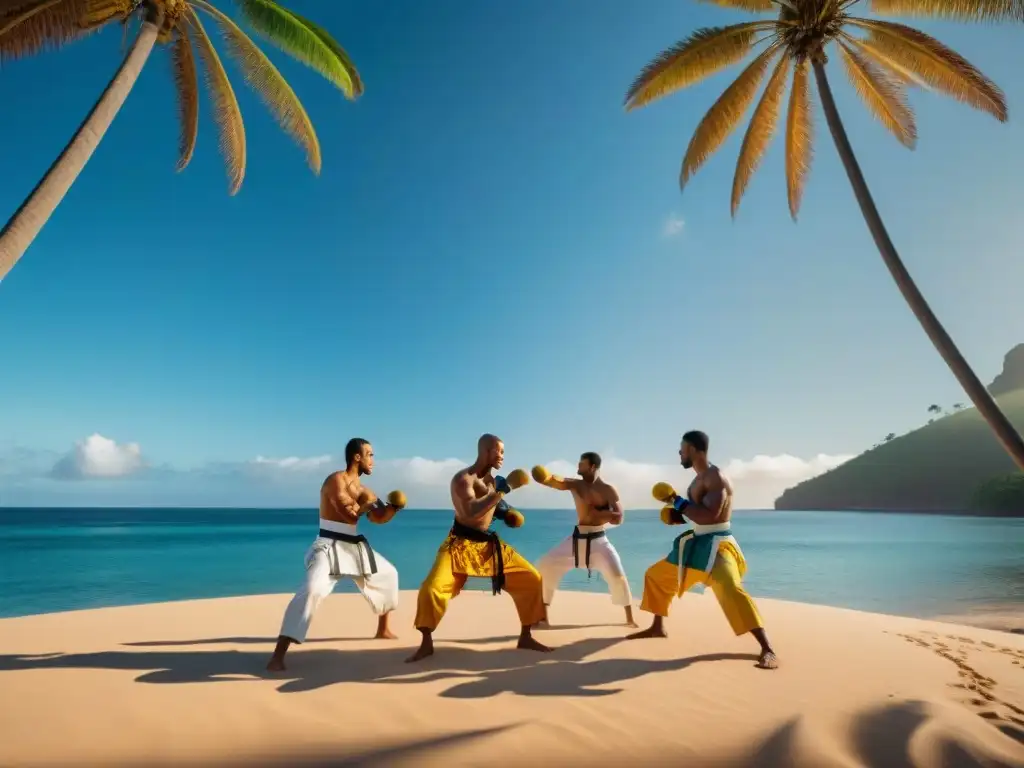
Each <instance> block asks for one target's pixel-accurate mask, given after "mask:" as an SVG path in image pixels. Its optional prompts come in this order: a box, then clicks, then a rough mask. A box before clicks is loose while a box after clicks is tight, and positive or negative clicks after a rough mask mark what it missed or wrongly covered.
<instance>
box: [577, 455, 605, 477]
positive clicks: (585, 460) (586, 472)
mask: <svg viewBox="0 0 1024 768" xmlns="http://www.w3.org/2000/svg"><path fill="white" fill-rule="evenodd" d="M599 469H601V457H600V456H599V455H598V454H596V453H594V452H593V451H587V452H586V453H583V454H580V463H579V465H578V466H577V467H576V471H577V472H578V473H579V475H580V477H582V478H583V479H584V480H586V481H588V482H589V481H592V480H593V479H594V478H595V477H597V472H598V470H599Z"/></svg>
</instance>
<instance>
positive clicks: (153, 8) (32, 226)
mask: <svg viewBox="0 0 1024 768" xmlns="http://www.w3.org/2000/svg"><path fill="white" fill-rule="evenodd" d="M235 3H236V5H237V6H238V7H239V9H240V11H241V13H242V16H243V17H244V18H245V20H246V21H247V22H248V23H249V25H250V26H251V27H252V28H253V30H254V31H255V32H256V33H257V34H258V35H260V36H261V37H263V38H264V39H266V40H268V41H269V42H270V43H272V44H273V45H275V46H277V47H278V48H280V49H281V50H283V51H284V52H285V53H287V54H288V55H290V56H292V57H293V58H295V59H297V60H299V61H301V62H302V63H304V64H306V65H307V66H309V67H311V68H313V69H314V70H316V71H317V72H319V73H320V74H321V75H323V76H324V77H325V78H326V79H327V80H329V81H330V82H331V83H333V84H334V85H335V86H337V87H338V88H339V89H340V90H341V91H342V93H343V94H344V95H345V97H346V98H348V99H356V98H358V96H359V95H360V94H361V93H362V92H363V84H362V81H361V80H360V77H359V73H358V72H357V71H356V68H355V66H354V65H353V64H352V61H351V60H350V59H349V57H348V55H347V54H346V53H345V51H344V50H343V49H342V48H341V46H340V45H338V43H337V42H335V40H334V39H333V38H332V37H331V36H330V35H329V34H328V33H327V32H326V31H325V30H324V29H323V28H322V27H320V26H318V25H317V24H315V23H313V22H312V21H309V20H308V19H305V18H303V17H302V16H299V15H298V14H297V13H294V12H292V11H290V10H287V9H286V8H284V7H283V6H281V5H280V4H278V3H277V2H275V1H274V0H235ZM200 11H201V12H202V13H203V14H205V15H206V16H208V17H209V18H210V19H212V20H213V23H214V24H215V25H216V27H217V28H218V30H219V32H220V34H221V36H222V37H223V39H224V43H225V46H226V48H227V51H228V53H229V55H230V56H231V57H232V58H233V59H235V61H236V62H237V63H238V65H239V66H240V68H241V69H242V72H243V74H244V77H245V80H246V81H247V82H248V83H249V85H250V86H252V87H253V88H254V89H255V90H256V91H257V92H258V93H259V95H260V96H261V97H262V99H263V101H264V102H265V103H266V105H267V106H268V107H269V109H270V111H271V112H272V113H273V115H274V117H275V118H276V119H277V121H278V123H279V124H280V126H281V128H282V129H283V130H284V131H286V132H287V133H288V134H290V135H291V136H292V138H293V139H294V140H295V141H296V142H297V143H298V144H299V145H300V146H301V147H302V148H303V149H304V150H305V153H306V160H307V162H308V164H309V167H310V168H311V169H312V170H313V172H314V173H319V172H320V164H321V159H320V144H319V141H318V140H317V136H316V131H315V130H314V128H313V123H312V122H311V121H310V119H309V116H308V115H307V114H306V110H305V109H304V108H303V106H302V104H301V102H300V101H299V99H298V97H297V96H296V95H295V92H294V91H293V90H292V89H291V86H289V85H288V82H287V81H286V80H285V79H284V77H282V75H281V73H280V72H279V71H278V70H277V68H276V67H275V66H274V65H273V64H272V63H271V61H270V59H268V58H267V56H266V54H264V53H263V51H262V50H260V48H259V47H258V46H257V45H256V44H255V43H254V42H253V41H252V39H250V38H249V37H248V35H246V34H245V32H243V31H242V30H241V29H240V28H239V27H238V25H237V24H235V22H234V21H232V20H231V18H229V17H228V16H227V15H225V14H224V13H223V12H222V11H220V10H219V9H218V8H216V7H215V6H214V5H212V4H211V3H210V2H208V1H207V0H141V1H140V0H0V61H3V60H5V59H11V58H16V57H19V56H24V55H29V54H33V53H36V52H38V51H40V50H42V49H43V48H44V47H59V46H62V45H64V44H66V43H69V42H71V41H73V40H77V39H79V38H81V37H83V36H85V35H88V34H91V33H92V32H95V31H96V30H98V29H99V28H101V27H102V26H104V25H105V24H108V23H111V22H113V21H115V20H117V21H121V22H122V23H125V24H127V23H128V22H129V20H131V19H132V18H133V17H139V18H141V22H142V23H141V27H140V30H139V33H138V35H137V36H136V37H135V40H134V42H133V43H132V46H131V48H130V49H129V50H128V53H127V55H126V56H125V59H124V61H123V62H122V64H121V66H120V68H119V69H118V71H117V72H116V73H115V75H114V78H113V79H112V80H111V81H110V84H109V85H108V86H107V88H106V90H104V92H103V94H102V95H101V96H100V98H99V101H97V102H96V105H95V106H94V107H93V109H92V111H91V112H90V113H89V115H88V116H87V117H86V119H85V122H83V123H82V124H81V126H79V128H78V131H77V132H76V133H75V135H74V136H73V137H72V138H71V141H70V142H69V143H68V145H67V146H66V147H65V148H64V151H63V152H62V153H61V154H60V156H59V157H58V158H57V160H56V161H55V162H54V163H53V165H51V166H50V169H49V170H48V171H47V172H46V175H45V176H43V178H42V180H41V181H40V182H39V184H38V185H37V186H36V188H35V189H34V190H32V193H31V194H30V195H29V196H28V198H27V199H26V200H25V202H23V203H22V205H21V207H20V208H19V209H18V210H17V212H16V213H15V214H14V216H13V217H11V219H10V221H8V222H7V224H6V226H4V228H3V231H2V232H0V280H2V279H3V278H4V276H5V275H6V274H7V273H8V272H9V271H10V270H11V269H12V268H13V267H14V265H15V263H16V262H17V261H18V259H20V258H21V256H22V255H23V254H24V252H25V251H26V249H27V248H28V247H29V245H31V243H32V240H33V239H34V238H35V237H36V235H38V234H39V231H40V230H41V229H42V228H43V225H44V224H45V223H46V221H47V220H48V219H49V218H50V216H51V215H52V214H53V212H54V210H56V208H57V206H58V205H59V204H60V202H61V200H62V199H63V198H64V195H65V194H66V193H67V191H68V190H69V189H70V188H71V185H72V184H73V183H74V181H75V179H76V178H77V177H78V175H79V174H80V173H81V172H82V169H83V168H84V167H85V164H86V163H87V162H88V161H89V158H90V157H91V156H92V153H93V152H94V151H95V149H96V147H97V146H98V145H99V143H100V140H101V139H102V138H103V135H104V134H105V133H106V131H107V129H108V128H109V127H110V124H111V123H112V122H113V120H114V117H115V116H116V115H117V112H118V110H120V108H121V106H122V105H123V104H124V102H125V99H126V98H127V97H128V94H129V93H130V92H131V89H132V87H133V86H134V85H135V82H136V81H137V79H138V77H139V73H140V72H141V71H142V68H143V66H144V65H145V64H146V62H147V61H148V60H149V56H150V54H151V53H152V51H153V47H154V45H156V44H157V43H160V44H162V45H166V46H167V47H168V49H169V50H170V57H171V62H172V66H173V72H174V82H175V86H176V90H177V96H178V118H179V121H180V124H181V139H180V145H179V149H178V153H179V154H178V170H179V171H180V170H183V169H184V168H185V167H186V166H187V165H188V164H189V161H190V160H191V159H192V152H193V150H194V149H195V145H196V138H197V134H198V129H199V76H198V67H197V66H196V63H197V62H196V58H197V55H198V58H199V59H200V60H201V62H202V64H203V69H204V70H205V72H204V75H205V78H204V79H205V83H206V88H207V91H208V92H209V94H210V97H211V102H212V106H213V115H214V120H215V122H216V124H217V128H218V132H219V134H220V148H221V152H222V154H223V155H224V160H225V164H226V166H227V173H228V179H229V194H231V195H234V194H235V193H236V192H237V191H238V189H239V187H241V185H242V179H243V177H244V176H245V159H246V154H245V152H246V147H245V126H244V124H243V123H242V113H241V111H240V110H239V107H238V100H237V98H236V97H235V92H234V90H233V89H232V87H231V82H230V81H229V80H228V76H227V72H226V71H225V69H224V65H223V63H222V62H221V58H220V56H219V55H218V53H217V51H216V49H215V48H214V46H213V42H212V41H211V39H210V36H209V35H208V34H207V32H206V28H205V27H204V26H203V23H202V21H201V20H200V17H199V16H200V14H199V12H200Z"/></svg>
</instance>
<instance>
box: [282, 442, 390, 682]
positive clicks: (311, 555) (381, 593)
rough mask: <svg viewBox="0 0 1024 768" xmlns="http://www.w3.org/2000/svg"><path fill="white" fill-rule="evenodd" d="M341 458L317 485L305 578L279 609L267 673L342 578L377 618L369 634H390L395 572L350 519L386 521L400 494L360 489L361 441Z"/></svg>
mask: <svg viewBox="0 0 1024 768" xmlns="http://www.w3.org/2000/svg"><path fill="white" fill-rule="evenodd" d="M345 462H346V468H345V470H344V471H342V472H335V473H333V474H332V475H330V476H329V477H328V478H327V479H326V480H324V482H323V485H322V486H321V487H320V531H319V534H318V535H317V537H316V539H315V540H314V541H313V544H312V546H310V548H309V549H308V550H307V551H306V557H305V565H306V578H305V581H304V582H303V583H302V586H300V587H299V590H298V592H296V593H295V597H293V598H292V599H291V602H289V603H288V607H287V608H286V609H285V612H284V620H283V621H282V622H281V633H280V635H279V636H278V639H277V647H276V648H275V649H274V655H273V656H272V657H271V659H270V662H269V663H268V664H267V669H268V670H270V671H272V672H280V671H282V670H283V669H284V668H285V666H284V656H285V653H287V651H288V648H289V646H290V645H291V644H292V643H300V644H301V643H303V642H305V641H306V633H307V632H308V631H309V625H310V622H312V620H313V616H314V615H315V614H316V610H317V607H318V606H319V605H320V603H321V601H322V600H323V599H324V598H325V597H327V596H328V595H329V594H331V592H333V591H334V587H335V585H337V583H338V582H339V581H340V580H341V579H343V578H350V579H352V580H353V581H354V582H355V584H356V586H357V587H358V588H359V591H360V592H362V594H363V597H365V598H366V601H367V602H368V603H369V604H370V608H371V610H373V612H374V613H375V614H376V615H377V616H378V620H377V634H376V635H375V637H376V638H378V639H392V638H394V637H395V635H394V634H393V633H392V632H391V630H390V629H389V627H388V617H389V615H390V613H391V611H393V610H395V608H397V607H398V571H397V570H396V569H395V566H393V565H392V564H391V563H389V562H388V561H387V560H385V559H384V557H383V556H381V555H380V554H379V553H377V552H374V551H373V549H371V547H370V544H369V542H368V541H367V540H366V537H365V536H363V535H361V534H360V533H358V532H357V530H356V522H357V521H358V520H359V518H360V517H362V516H363V515H366V517H367V518H368V519H369V520H370V522H373V523H386V522H388V521H389V520H391V518H393V517H394V516H395V513H396V512H398V510H400V509H402V507H404V506H405V494H403V493H402V492H401V491H392V492H391V493H390V494H388V500H387V502H384V501H381V500H380V499H378V498H377V497H376V496H375V495H374V493H373V491H371V490H370V489H369V488H364V487H363V485H362V483H361V482H360V478H361V476H362V475H369V474H370V473H371V472H372V471H373V447H372V446H371V445H370V444H369V443H368V442H367V441H366V440H363V439H362V438H358V437H356V438H352V439H351V440H349V442H348V445H346V446H345Z"/></svg>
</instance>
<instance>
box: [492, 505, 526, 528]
mask: <svg viewBox="0 0 1024 768" xmlns="http://www.w3.org/2000/svg"><path fill="white" fill-rule="evenodd" d="M494 516H495V517H496V518H498V519H499V520H501V521H502V522H503V523H505V525H507V526H508V527H509V528H519V527H521V526H522V524H523V523H524V522H526V518H525V517H523V513H522V512H520V511H519V510H518V509H516V508H515V507H510V506H509V505H508V502H507V501H505V500H504V499H502V500H501V501H499V502H498V503H497V505H496V506H495V507H494Z"/></svg>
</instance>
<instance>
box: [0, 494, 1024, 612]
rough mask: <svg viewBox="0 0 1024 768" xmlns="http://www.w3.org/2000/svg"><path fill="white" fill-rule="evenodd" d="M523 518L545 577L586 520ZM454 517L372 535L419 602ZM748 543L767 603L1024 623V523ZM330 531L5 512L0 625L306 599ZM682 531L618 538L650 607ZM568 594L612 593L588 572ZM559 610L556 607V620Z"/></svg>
mask: <svg viewBox="0 0 1024 768" xmlns="http://www.w3.org/2000/svg"><path fill="white" fill-rule="evenodd" d="M523 512H524V514H525V515H526V524H525V525H524V526H523V527H522V528H519V529H509V528H506V527H505V526H503V525H500V524H499V525H498V526H497V530H498V532H499V533H500V534H501V535H502V538H503V539H504V540H505V541H506V542H508V543H509V544H511V545H512V546H514V547H515V548H516V549H517V550H519V551H520V552H521V553H522V554H523V555H524V556H525V557H526V558H527V559H528V560H530V561H531V562H534V563H536V561H537V560H538V559H539V558H540V557H541V556H542V555H543V554H544V553H545V552H546V551H547V550H548V549H550V548H551V547H554V546H555V545H556V544H557V543H558V542H559V541H561V540H562V538H564V537H565V536H567V535H568V534H570V533H571V531H572V528H573V525H574V524H575V522H576V513H575V511H574V510H569V509H532V510H531V509H523ZM451 516H452V512H451V510H450V509H447V510H445V509H436V510H426V509H424V510H416V509H406V510H403V511H402V512H401V513H400V515H399V516H398V517H397V518H395V520H393V521H392V522H391V523H389V524H387V525H373V524H371V523H368V522H366V521H361V523H360V530H361V531H362V532H363V533H364V534H365V535H366V536H367V538H368V539H369V540H370V543H371V545H372V546H373V548H374V549H375V550H376V551H379V552H380V553H381V554H382V555H383V556H384V557H386V558H387V559H388V560H390V561H391V562H393V563H394V564H395V566H396V567H397V568H398V571H399V578H400V586H401V588H402V589H416V588H417V587H418V586H419V583H420V581H421V580H422V579H423V577H424V576H425V575H426V573H427V570H428V569H429V567H430V564H431V562H432V561H433V557H434V554H435V553H436V551H437V548H438V546H439V545H440V544H441V542H442V541H443V539H444V536H445V534H446V533H447V530H448V528H449V526H450V524H451ZM733 531H734V534H735V535H736V538H737V540H738V541H739V543H740V546H741V547H742V549H743V552H744V555H745V557H746V559H747V563H748V568H749V570H748V572H747V575H746V578H745V583H746V585H747V588H748V589H749V591H750V592H751V593H752V594H754V595H755V596H761V597H766V598H776V599H783V600H792V601H797V602H806V603H813V604H821V605H831V606H836V607H840V608H851V609H855V610H865V611H872V612H878V613H889V614H899V615H906V616H917V617H921V618H930V617H935V616H961V615H966V614H977V613H979V612H983V611H991V612H993V613H1007V612H1011V613H1013V612H1018V611H1020V612H1021V613H1024V547H1021V546H1020V545H1021V543H1022V542H1024V519H1019V518H990V517H968V516H958V515H952V514H951V515H938V514H930V515H927V516H925V515H922V514H920V513H885V514H881V513H879V512H835V511H829V512H808V511H799V512H789V511H786V512H782V511H772V510H743V511H737V512H735V513H734V517H733ZM316 532H317V511H316V509H311V508H305V509H303V508H296V509H276V508H269V507H268V508H208V507H191V508H182V507H175V508H172V507H159V508H154V507H148V508H133V507H75V508H71V507H36V508H15V507H6V508H5V507H0V617H5V618H10V617H16V616H27V615H34V614H41V613H52V612H58V611H70V610H81V609H88V608H100V607H111V606H125V605H138V604H142V603H151V602H166V601H173V600H189V599H201V598H214V597H234V596H244V595H255V594H266V593H288V592H293V591H294V590H295V589H296V588H297V587H298V585H299V584H300V583H301V581H302V578H303V555H304V554H305V551H306V549H307V548H308V547H309V545H310V543H311V542H312V540H313V538H314V537H315V536H316ZM678 532H679V528H674V527H673V528H670V527H667V526H665V525H663V524H662V523H661V521H660V519H659V517H658V513H657V511H655V510H631V511H628V512H627V514H626V520H625V522H624V524H623V525H622V526H620V527H618V528H613V529H610V531H609V537H610V538H611V540H612V541H613V543H614V544H615V546H616V548H617V549H618V551H619V554H620V556H621V558H622V561H623V565H624V566H625V569H626V573H627V576H628V578H629V582H630V586H631V588H632V590H633V595H634V599H635V602H637V603H638V602H639V600H640V596H641V593H642V589H643V575H644V571H645V570H646V568H647V567H648V566H649V565H650V564H651V563H653V562H654V561H655V560H658V559H660V558H663V557H664V556H665V555H666V554H667V553H668V550H669V547H670V545H671V542H672V539H673V538H674V537H675V536H676V535H677V534H678ZM466 588H467V589H478V590H487V589H489V582H488V580H486V579H470V581H469V583H468V584H467V587H466ZM561 589H565V590H580V591H594V592H606V591H607V586H606V585H605V583H604V581H603V580H602V579H601V577H600V575H599V574H597V573H596V572H595V573H593V574H592V575H591V577H590V578H588V576H587V572H586V570H585V569H580V570H576V571H570V572H569V574H567V575H566V577H565V579H564V580H563V581H562V583H561ZM337 591H340V592H352V591H354V585H352V583H351V582H350V581H348V580H346V581H343V582H341V583H340V584H339V585H338V589H337ZM683 599H685V597H684V598H683ZM557 603H558V597H557V595H556V597H555V601H554V605H553V610H557ZM640 618H641V620H643V618H642V617H640Z"/></svg>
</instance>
